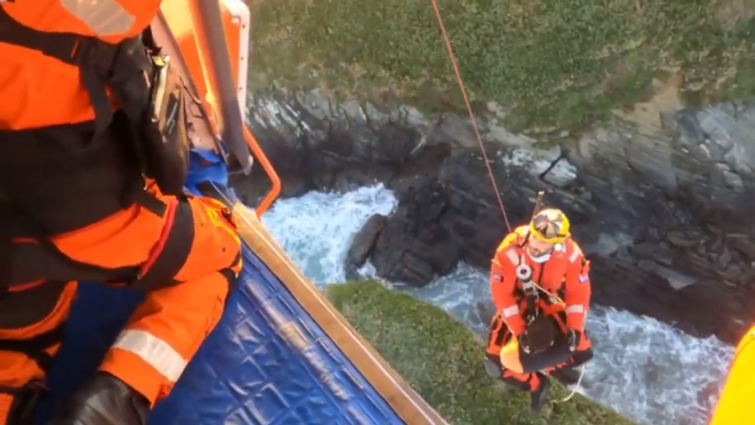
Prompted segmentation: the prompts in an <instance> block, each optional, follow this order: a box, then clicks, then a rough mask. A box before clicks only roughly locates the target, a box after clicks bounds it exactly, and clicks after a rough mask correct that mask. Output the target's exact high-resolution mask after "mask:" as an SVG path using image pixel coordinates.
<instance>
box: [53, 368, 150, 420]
mask: <svg viewBox="0 0 755 425" xmlns="http://www.w3.org/2000/svg"><path fill="white" fill-rule="evenodd" d="M148 414H149V401H147V399H146V398H145V397H144V396H142V395H141V394H139V393H138V392H136V391H135V390H134V389H132V388H131V387H129V386H128V385H126V383H124V382H123V381H121V380H120V379H118V378H116V377H115V376H113V375H110V374H109V373H105V372H97V374H96V375H94V376H93V377H92V378H91V379H89V381H87V382H86V383H85V384H84V386H83V387H81V388H80V389H79V390H78V391H76V393H74V395H73V396H72V397H71V398H70V399H69V400H67V402H66V403H65V404H64V405H63V406H61V408H59V409H56V411H55V414H54V415H53V419H52V421H51V422H50V423H49V424H48V425H145V424H146V423H147V415H148Z"/></svg>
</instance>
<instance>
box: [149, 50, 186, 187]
mask: <svg viewBox="0 0 755 425" xmlns="http://www.w3.org/2000/svg"><path fill="white" fill-rule="evenodd" d="M152 62H153V73H152V81H151V84H150V96H149V104H148V105H147V108H146V111H145V113H146V116H145V117H144V118H143V119H142V121H141V122H142V125H141V129H139V130H140V131H139V133H140V134H139V135H140V136H141V137H139V139H140V142H141V143H140V145H141V146H140V151H141V156H142V160H143V161H144V168H145V170H144V171H145V174H146V175H147V176H148V177H151V178H153V179H155V181H156V182H157V185H158V186H159V187H160V190H161V191H162V193H164V194H167V195H177V196H178V195H182V194H183V186H184V183H185V181H186V176H187V174H188V171H189V150H190V142H189V134H188V131H189V130H188V125H189V121H188V117H187V112H186V109H187V105H186V101H187V97H188V96H187V93H186V87H185V86H184V84H183V81H182V80H181V77H180V75H178V73H177V72H176V71H175V70H174V69H173V68H172V66H171V62H170V57H169V56H167V55H155V56H152Z"/></svg>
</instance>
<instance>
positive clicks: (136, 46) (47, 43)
mask: <svg viewBox="0 0 755 425" xmlns="http://www.w3.org/2000/svg"><path fill="white" fill-rule="evenodd" d="M0 42H3V43H8V44H13V45H17V46H21V47H26V48H29V49H33V50H37V51H39V52H41V53H42V54H44V55H46V56H49V57H52V58H55V59H58V60H60V61H62V62H63V63H66V64H69V65H73V66H76V67H77V68H78V69H79V71H80V77H81V83H82V85H83V86H84V89H85V90H86V92H87V94H88V95H89V98H90V103H91V106H92V108H93V109H94V111H95V131H94V138H95V140H97V139H98V137H97V136H98V135H100V134H102V133H103V132H105V131H106V130H107V129H108V127H109V126H110V125H111V123H112V122H113V118H114V111H113V107H112V105H111V103H110V100H109V98H108V93H107V88H108V87H109V88H110V89H111V93H112V94H113V96H114V97H115V99H116V100H117V101H118V104H119V106H120V107H121V109H122V110H123V111H124V112H125V115H126V116H127V117H128V121H129V125H130V127H131V130H132V131H133V132H134V137H139V135H138V130H137V129H138V128H139V127H140V125H141V123H142V122H143V120H144V119H145V118H146V110H147V105H148V103H149V99H150V90H149V87H150V84H151V83H152V78H151V75H152V74H153V71H154V64H153V62H152V58H151V57H150V54H154V55H157V54H159V48H158V47H157V45H156V43H155V40H154V37H153V34H152V31H151V28H150V27H149V26H148V27H147V28H146V29H145V30H144V31H143V33H142V35H141V36H136V37H132V38H128V39H125V40H123V41H122V42H120V43H117V44H111V43H107V42H105V41H103V40H100V39H98V38H95V37H88V36H83V35H79V34H73V33H47V32H42V31H37V30H35V29H33V28H30V27H27V26H25V25H22V24H20V23H19V22H17V21H16V20H14V19H13V18H11V17H10V16H9V15H8V13H7V12H6V11H5V10H4V9H3V8H2V7H0ZM148 52H149V53H148ZM103 140H108V139H106V138H103ZM135 146H136V147H137V150H138V146H139V144H138V143H136V144H135ZM137 154H139V155H140V156H142V158H140V159H142V160H143V153H142V152H137ZM139 183H142V182H139ZM9 184H12V182H11V183H9ZM6 189H8V188H6ZM11 191H12V188H11V189H9V190H6V192H11ZM127 192H128V193H126V194H124V198H126V199H128V200H130V201H131V202H137V203H139V204H140V205H142V206H143V207H145V208H147V209H148V210H150V211H152V212H153V213H155V214H157V215H160V216H162V215H163V214H164V213H165V205H164V204H163V203H162V202H161V201H160V200H158V199H156V198H155V197H154V196H152V195H151V194H150V193H148V192H146V191H145V188H144V187H136V188H133V190H131V189H129V190H128V191H127ZM6 195H7V196H6V198H8V199H3V202H2V203H0V298H2V297H3V296H4V295H5V294H6V293H7V291H8V286H9V285H10V284H11V283H17V282H28V281H33V280H37V279H43V278H44V279H52V280H99V281H133V280H134V279H135V278H136V277H137V273H136V271H137V269H136V268H135V267H133V266H129V267H123V268H120V269H116V270H111V269H104V268H101V267H97V266H93V265H90V264H83V263H80V262H77V261H74V260H72V259H70V258H68V257H67V256H65V255H64V254H63V253H61V252H60V251H59V250H58V249H57V248H56V247H55V246H54V244H52V243H51V242H50V240H49V236H50V232H47V231H46V229H44V228H43V227H41V226H40V225H39V223H37V222H36V220H34V214H32V212H27V211H18V210H17V206H16V204H15V203H14V202H13V201H14V197H13V196H11V195H12V194H10V193H8V194H6ZM182 205H183V204H182ZM185 209H186V206H182V207H181V208H180V209H179V212H180V214H178V215H177V219H178V220H179V222H176V223H174V226H173V228H172V229H171V234H170V236H169V237H168V240H167V242H166V244H165V246H164V248H163V250H162V253H164V255H160V256H159V257H158V259H157V261H155V263H154V264H153V265H152V267H151V268H150V270H149V272H148V273H147V274H145V275H144V276H141V279H139V281H140V285H139V286H145V287H149V285H150V284H156V283H159V284H162V285H164V284H167V283H168V282H170V281H171V280H172V277H173V276H174V275H175V273H176V272H177V271H178V270H179V269H180V268H181V267H182V265H183V262H184V261H185V260H186V258H187V257H188V251H189V250H190V249H191V240H192V238H193V223H191V222H189V225H188V227H184V226H183V224H185V223H184V222H183V221H185V220H186V212H185V211H184V210H185ZM188 215H189V220H190V219H191V211H188ZM19 228H21V229H23V230H22V231H19ZM187 229H190V231H188V233H187ZM16 237H32V238H34V239H36V240H37V241H38V242H39V243H23V244H15V243H14V242H13V238H16ZM19 266H20V267H19Z"/></svg>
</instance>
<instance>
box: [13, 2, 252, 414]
mask: <svg viewBox="0 0 755 425" xmlns="http://www.w3.org/2000/svg"><path fill="white" fill-rule="evenodd" d="M159 4H160V1H159V0H89V1H80V0H6V1H0V98H2V99H3V101H2V102H0V173H1V177H2V178H1V179H0V232H2V233H1V234H0V261H1V262H2V263H1V265H0V279H1V280H0V425H2V424H13V425H15V424H28V423H31V422H30V418H29V417H28V416H27V415H28V414H29V411H30V410H31V409H32V408H33V406H34V402H35V400H36V398H37V397H38V396H39V395H40V393H41V392H42V391H43V388H44V378H45V373H46V371H47V369H48V368H49V366H50V362H51V360H52V359H53V357H54V356H55V353H56V351H57V350H58V347H59V345H60V343H61V337H62V335H63V326H64V324H65V320H66V316H67V315H68V313H69V309H70V306H71V302H72V300H73V298H74V294H75V292H76V285H77V283H76V281H79V280H92V281H102V282H106V283H114V284H125V285H128V286H131V287H134V288H138V289H143V290H146V291H148V294H147V297H146V298H145V300H144V301H143V303H142V304H141V305H140V306H139V307H138V308H137V309H136V311H135V312H134V313H133V316H132V317H131V318H130V320H129V322H128V324H127V325H126V327H125V329H124V330H123V331H122V332H121V333H120V335H119V336H118V337H117V339H116V341H115V342H114V344H113V345H112V347H111V348H110V350H109V351H108V352H107V354H106V356H105V358H104V360H103V361H102V363H101V364H100V367H99V371H98V372H97V373H96V375H94V376H93V377H92V378H91V379H90V380H89V381H88V382H86V383H85V384H84V385H83V386H82V387H81V388H80V389H79V390H78V392H76V393H74V394H73V395H71V397H70V398H69V399H68V400H65V402H64V403H62V404H61V406H60V408H58V409H57V410H56V412H55V413H54V419H53V420H52V422H51V424H53V425H67V424H77V425H95V424H96V425H109V424H118V425H132V424H139V425H141V424H144V423H146V416H147V414H148V412H149V410H150V409H151V407H152V406H153V404H154V403H155V402H156V401H158V400H160V399H162V398H164V397H165V396H166V395H167V394H168V393H169V392H170V390H171V387H172V386H173V384H174V383H175V382H176V380H178V378H179V377H180V376H181V374H182V372H183V370H184V368H185V367H186V365H187V362H189V360H190V359H191V358H192V356H193V355H194V354H195V353H196V351H197V349H198V347H199V345H200V344H201V343H202V341H203V340H204V338H205V337H206V335H207V334H208V333H209V332H210V331H211V329H212V328H213V327H214V326H215V324H216V323H217V322H218V320H219V318H220V315H221V313H222V311H223V307H224V302H225V298H226V295H227V293H228V290H229V285H230V283H231V282H232V281H233V280H234V279H235V277H236V276H237V274H238V272H239V269H240V241H239V238H238V235H237V232H236V228H235V226H234V225H233V223H232V221H231V217H230V213H229V211H228V210H227V209H226V208H225V207H224V206H223V205H222V204H220V203H219V202H217V201H214V200H212V199H208V198H202V197H192V196H188V195H186V194H184V193H183V190H182V186H183V182H184V180H185V177H186V171H187V158H188V147H189V143H188V138H187V134H186V132H187V122H186V111H185V107H186V104H185V102H188V101H189V96H188V95H186V94H185V93H184V92H183V90H184V88H183V85H182V84H181V81H180V78H179V77H178V75H177V74H176V73H174V72H173V70H172V69H171V67H170V65H169V64H170V62H169V60H168V58H166V57H165V56H163V55H161V54H160V51H159V49H158V47H157V46H156V45H155V44H154V40H153V39H152V33H151V31H150V28H149V24H150V21H152V19H153V18H154V17H155V16H156V13H157V11H158V7H159Z"/></svg>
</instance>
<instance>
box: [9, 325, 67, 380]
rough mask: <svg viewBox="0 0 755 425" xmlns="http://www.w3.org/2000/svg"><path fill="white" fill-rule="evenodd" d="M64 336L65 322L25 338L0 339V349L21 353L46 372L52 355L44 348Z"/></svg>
mask: <svg viewBox="0 0 755 425" xmlns="http://www.w3.org/2000/svg"><path fill="white" fill-rule="evenodd" d="M64 336H65V322H62V323H60V324H58V326H56V327H55V328H53V329H51V330H49V331H47V332H44V333H41V334H39V335H37V336H34V337H31V338H26V339H22V340H21V339H0V351H12V352H14V353H21V354H24V355H26V356H27V357H29V358H30V359H32V360H34V361H36V362H37V365H39V368H40V369H42V370H43V371H45V372H47V371H48V370H49V369H50V366H51V365H52V360H53V357H52V356H51V355H49V354H47V352H46V351H45V350H47V349H48V348H50V347H52V346H54V345H55V344H58V343H61V342H62V341H63V337H64Z"/></svg>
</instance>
